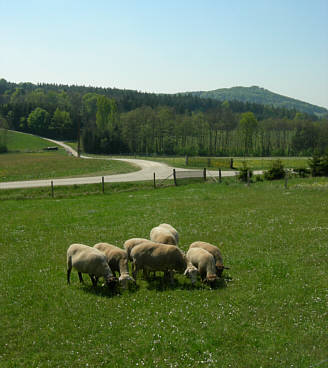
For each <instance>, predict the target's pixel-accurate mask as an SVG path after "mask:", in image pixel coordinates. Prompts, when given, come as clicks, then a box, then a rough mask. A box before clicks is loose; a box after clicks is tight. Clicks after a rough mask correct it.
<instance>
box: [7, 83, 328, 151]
mask: <svg viewBox="0 0 328 368" xmlns="http://www.w3.org/2000/svg"><path fill="white" fill-rule="evenodd" d="M1 127H3V128H10V129H14V130H19V131H24V132H30V133H35V134H38V135H41V136H46V137H50V138H58V139H65V140H76V139H78V140H79V141H81V142H82V146H83V149H84V150H85V151H86V152H89V153H133V154H134V153H138V154H166V155H171V154H176V155H185V154H188V155H206V156H240V155H253V156H275V155H279V156H284V155H311V154H312V153H313V152H314V151H318V152H323V151H325V149H326V148H327V147H328V120H327V119H324V118H321V119H318V117H316V116H314V115H309V114H306V113H300V112H298V111H296V110H295V109H291V110H290V109H285V108H278V107H273V106H269V105H261V104H256V103H248V102H241V101H237V100H235V101H229V102H228V101H223V102H222V101H218V100H214V99H210V98H200V97H198V96H193V95H178V96H177V95H169V94H153V93H142V92H138V91H132V90H121V89H116V88H96V87H85V86H66V85H56V84H32V83H19V84H16V83H10V82H7V81H6V80H4V79H0V128H1Z"/></svg>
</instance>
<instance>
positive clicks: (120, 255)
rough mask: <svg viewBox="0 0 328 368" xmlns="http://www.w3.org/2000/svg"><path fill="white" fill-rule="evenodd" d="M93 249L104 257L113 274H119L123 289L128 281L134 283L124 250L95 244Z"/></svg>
mask: <svg viewBox="0 0 328 368" xmlns="http://www.w3.org/2000/svg"><path fill="white" fill-rule="evenodd" d="M93 247H94V248H95V249H98V250H99V251H100V252H102V253H103V254H104V255H105V256H106V259H107V263H108V265H109V267H110V269H111V270H112V271H113V273H114V274H115V272H118V273H119V275H120V276H119V281H120V283H121V285H122V286H123V287H124V288H126V287H127V285H128V283H129V281H132V282H134V279H133V278H132V277H131V276H130V274H129V265H128V255H127V253H126V251H125V250H123V249H121V248H119V247H116V246H115V245H112V244H108V243H97V244H95V245H94V246H93Z"/></svg>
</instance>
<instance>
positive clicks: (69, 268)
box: [67, 257, 72, 284]
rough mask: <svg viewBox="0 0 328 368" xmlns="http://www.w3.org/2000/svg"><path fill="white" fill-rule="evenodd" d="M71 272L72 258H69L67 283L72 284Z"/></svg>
mask: <svg viewBox="0 0 328 368" xmlns="http://www.w3.org/2000/svg"><path fill="white" fill-rule="evenodd" d="M71 271H72V257H67V283H68V284H69V283H70V278H71Z"/></svg>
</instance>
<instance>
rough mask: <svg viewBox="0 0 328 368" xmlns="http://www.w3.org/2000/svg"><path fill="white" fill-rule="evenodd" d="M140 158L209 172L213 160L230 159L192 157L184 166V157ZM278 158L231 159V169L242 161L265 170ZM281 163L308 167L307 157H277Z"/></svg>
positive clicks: (238, 166) (238, 167)
mask: <svg viewBox="0 0 328 368" xmlns="http://www.w3.org/2000/svg"><path fill="white" fill-rule="evenodd" d="M137 158H142V159H144V160H152V161H159V162H164V163H166V164H168V165H171V166H175V167H182V168H195V169H197V168H199V167H207V168H208V169H211V170H217V169H218V166H217V165H216V166H212V165H211V163H212V162H215V160H219V161H222V162H227V163H229V162H230V157H226V158H224V157H217V158H210V157H209V158H207V157H198V158H197V157H193V158H192V159H190V164H188V165H186V158H185V157H160V156H154V157H153V156H152V157H142V156H141V157H139V156H138V157H137ZM277 159H278V157H233V167H234V168H235V169H240V168H241V167H242V166H243V161H246V163H247V166H248V167H249V168H250V169H252V170H267V169H270V168H271V166H272V162H273V161H275V160H277ZM279 159H280V160H281V161H282V163H283V165H284V167H285V168H295V169H296V168H303V167H308V166H309V164H308V161H309V158H308V157H279ZM197 160H198V161H199V162H198V163H197V165H196V164H193V162H195V161H197ZM221 169H223V170H229V169H230V168H229V165H222V166H221Z"/></svg>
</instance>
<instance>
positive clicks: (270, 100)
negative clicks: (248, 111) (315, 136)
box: [186, 86, 328, 116]
mask: <svg viewBox="0 0 328 368" xmlns="http://www.w3.org/2000/svg"><path fill="white" fill-rule="evenodd" d="M186 94H191V95H193V96H197V97H201V98H213V99H215V100H220V101H225V100H227V101H233V100H237V101H242V102H251V103H256V104H263V105H273V106H274V107H279V108H286V109H295V110H297V111H301V112H305V113H308V114H315V115H317V116H323V115H325V114H328V110H327V109H325V108H323V107H320V106H316V105H312V104H309V103H307V102H303V101H300V100H296V99H294V98H290V97H286V96H282V95H279V94H277V93H273V92H271V91H269V90H267V89H264V88H260V87H257V86H252V87H232V88H221V89H216V90H213V91H195V92H187V93H186Z"/></svg>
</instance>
